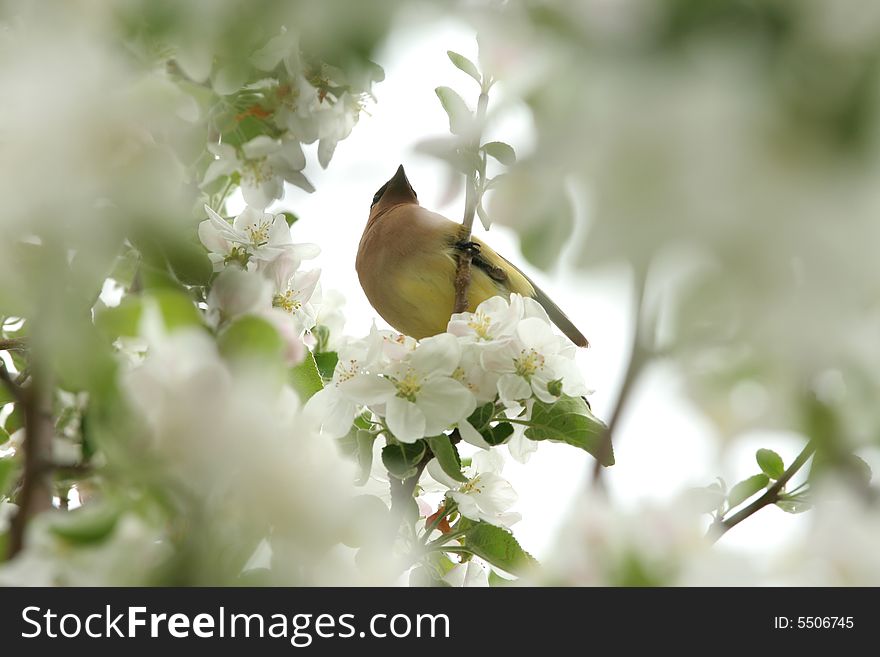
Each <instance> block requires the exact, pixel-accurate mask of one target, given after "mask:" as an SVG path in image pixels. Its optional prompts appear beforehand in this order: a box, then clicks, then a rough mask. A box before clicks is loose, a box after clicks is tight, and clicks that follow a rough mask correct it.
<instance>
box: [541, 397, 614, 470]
mask: <svg viewBox="0 0 880 657" xmlns="http://www.w3.org/2000/svg"><path fill="white" fill-rule="evenodd" d="M529 423H530V426H529V427H528V428H527V429H526V431H525V435H526V438H530V439H531V440H550V441H553V442H560V443H567V444H569V445H573V446H575V447H580V448H581V449H583V450H585V451H587V452H589V453H590V454H592V455H593V456H594V457H595V458H597V459H599V458H600V456H601V458H602V461H601V463H602V465H604V466H610V465H614V453H613V450H611V449H609V450H607V454H601V455H600V452H601V451H602V441H603V439H604V434H605V425H604V424H603V423H602V422H601V421H600V420H598V419H597V418H596V417H595V416H594V415H593V414H592V413H591V412H590V409H589V407H588V406H587V402H586V401H584V400H583V399H582V398H580V397H568V396H563V397H560V398H559V400H558V401H556V402H554V403H552V404H547V403H545V402H542V401H535V404H534V406H533V407H532V417H531V420H529Z"/></svg>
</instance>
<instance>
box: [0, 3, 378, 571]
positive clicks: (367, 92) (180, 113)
mask: <svg viewBox="0 0 880 657" xmlns="http://www.w3.org/2000/svg"><path fill="white" fill-rule="evenodd" d="M393 7H394V5H393V3H390V2H377V3H371V4H370V7H369V8H367V7H361V8H360V9H359V8H358V6H355V5H352V4H351V3H347V2H298V3H288V2H240V1H235V0H222V1H220V2H192V3H190V2H187V3H178V2H165V1H159V2H153V1H149V2H146V1H144V2H142V1H138V0H131V1H128V0H120V1H118V2H108V3H94V2H63V3H62V2H59V3H48V4H43V5H41V6H39V7H38V6H36V5H34V4H33V3H27V2H4V3H3V4H2V7H0V84H2V85H3V88H4V95H5V97H6V102H4V104H3V108H2V109H0V141H2V143H3V148H2V149H0V166H2V168H3V170H4V172H5V173H4V175H3V177H2V180H0V197H2V198H3V203H4V209H3V212H2V213H0V235H2V239H0V320H2V333H0V340H2V341H3V354H4V357H5V360H4V363H5V364H7V365H8V366H9V369H8V372H9V375H8V378H9V379H10V381H12V380H14V383H13V384H12V385H13V386H17V387H19V389H20V391H23V392H22V396H21V399H18V398H16V397H15V396H14V395H13V394H11V390H12V388H11V387H10V386H9V385H4V386H3V388H2V396H0V409H2V411H0V419H2V422H0V424H2V427H3V429H2V432H0V438H2V440H0V464H2V466H0V498H2V499H4V500H6V499H9V500H11V501H12V502H17V503H19V504H21V503H22V500H23V499H26V498H27V497H28V495H27V494H26V493H25V492H24V490H23V488H24V487H27V486H29V483H28V479H30V480H31V482H34V481H36V480H42V478H43V476H44V475H43V474H42V473H43V469H45V468H48V469H49V470H50V473H51V476H50V481H49V482H48V485H49V486H50V490H49V492H48V494H49V495H52V496H54V497H55V504H54V506H56V507H60V508H61V509H62V510H63V509H67V508H68V506H69V505H70V506H71V508H72V506H77V505H82V508H81V509H77V510H75V511H72V512H70V513H69V514H65V513H63V512H62V511H52V512H47V513H41V514H37V515H33V513H34V511H40V510H42V509H39V508H35V509H33V510H27V515H28V516H31V515H33V517H32V519H31V520H32V522H30V523H29V525H28V527H27V535H26V536H24V537H23V538H24V543H25V548H26V549H25V550H24V551H23V552H21V553H20V554H19V555H18V557H17V558H16V559H14V560H13V561H11V562H10V563H9V565H8V566H7V567H5V568H4V569H3V570H2V575H0V579H2V581H3V582H10V583H15V582H18V583H30V584H34V583H40V584H57V583H61V584H76V583H79V584H101V583H106V584H122V583H130V584H161V583H166V584H167V583H193V584H194V583H203V584H207V583H235V582H241V581H245V580H247V581H251V582H253V583H260V582H261V581H265V582H266V583H268V582H269V581H272V582H275V583H282V582H288V583H298V582H299V583H302V582H321V581H323V582H328V581H337V582H340V583H341V582H351V581H353V579H352V577H353V576H352V577H346V576H345V575H344V574H343V573H344V572H345V568H344V567H343V566H342V565H341V564H340V563H338V562H337V561H336V557H335V556H334V553H333V551H332V550H331V548H332V546H334V545H336V544H338V542H339V537H340V536H341V535H342V534H344V533H345V531H346V530H345V525H346V523H348V522H349V521H350V516H351V513H352V509H353V507H351V506H350V504H349V502H350V500H351V499H352V498H353V496H354V492H353V490H352V488H351V485H350V481H351V479H352V478H353V476H354V475H353V473H352V472H351V469H350V466H349V464H348V463H347V462H346V461H345V460H344V459H343V458H342V457H341V456H340V455H339V454H338V452H337V450H336V449H335V447H334V446H333V444H332V442H330V441H328V440H325V439H322V438H321V437H320V436H318V434H317V433H316V431H315V430H310V429H309V428H308V427H306V426H304V425H303V424H302V421H301V419H300V416H299V406H300V400H299V399H298V395H297V394H296V393H297V392H299V393H301V396H303V397H304V396H305V392H304V389H303V385H304V384H303V383H302V381H304V380H305V379H303V376H302V375H301V374H300V373H301V372H302V371H304V370H303V367H304V366H303V365H296V364H297V363H299V362H300V361H303V358H304V355H305V353H306V348H305V346H304V345H303V342H302V336H303V333H304V331H307V330H309V329H312V328H315V327H317V326H318V323H317V322H318V321H319V318H318V316H317V315H318V309H317V308H318V305H319V303H320V291H319V290H316V287H317V278H318V273H319V272H318V271H317V270H313V271H310V272H306V271H299V267H300V263H301V261H302V260H303V259H307V258H313V257H314V256H315V254H316V253H317V250H316V249H315V248H314V247H312V246H309V245H302V247H297V245H294V244H293V243H292V242H291V239H290V234H289V228H288V226H289V224H290V223H292V221H291V220H290V219H288V218H286V217H285V216H283V215H281V214H279V215H278V220H277V221H278V222H280V224H278V225H277V226H276V225H275V224H276V223H277V222H276V221H275V215H274V214H271V215H270V214H266V215H264V213H263V212H262V209H263V208H264V207H266V206H267V205H269V204H270V203H271V202H273V201H275V200H277V199H279V198H280V197H281V196H282V194H283V184H284V182H285V181H287V182H290V183H292V184H295V185H298V186H300V187H302V188H305V189H307V190H311V189H312V187H311V184H310V183H309V182H308V181H307V179H306V178H305V177H304V176H303V174H302V173H301V171H302V169H303V168H304V167H305V164H306V159H305V157H304V155H303V151H302V147H301V144H310V143H313V142H316V141H317V142H319V146H318V149H317V153H318V160H319V163H320V164H321V166H325V167H326V166H327V165H328V164H329V162H330V159H331V157H332V155H333V151H334V149H335V146H336V143H337V142H338V141H339V140H341V139H344V138H346V137H347V136H348V134H349V133H350V131H351V129H352V127H353V126H354V124H355V123H356V122H357V120H358V117H359V114H360V112H361V110H362V109H363V108H364V106H365V105H366V104H367V103H368V102H370V101H371V85H372V84H373V83H374V82H375V81H378V80H381V78H382V71H381V69H380V68H379V67H377V66H376V65H375V64H373V63H372V62H371V61H370V59H369V57H370V54H371V52H372V50H373V49H374V47H375V46H376V44H377V43H378V42H379V40H380V39H381V38H382V37H383V36H384V34H385V32H386V30H387V28H388V24H389V21H390V18H391V12H392V10H393ZM239 186H240V187H242V188H243V191H244V192H245V195H246V197H247V198H248V200H249V201H251V204H252V205H253V206H255V209H253V211H252V212H251V214H248V215H247V216H246V217H244V218H242V219H241V222H240V223H238V224H236V225H235V226H232V225H229V224H228V223H226V222H225V220H224V219H222V218H218V221H219V222H220V223H221V227H222V226H225V227H226V228H225V229H223V230H227V231H232V233H233V237H234V236H235V235H237V234H238V233H235V232H234V231H236V230H239V229H240V230H241V231H242V232H241V234H242V235H245V236H246V237H247V239H246V240H245V243H244V244H243V245H242V244H238V243H236V242H235V241H234V240H233V241H232V242H229V241H228V240H227V239H226V237H229V236H228V235H226V236H225V237H224V235H220V234H218V235H213V236H212V235H209V236H208V242H207V243H206V246H208V247H209V248H208V251H209V253H206V250H205V247H204V246H203V245H202V244H201V243H200V241H199V237H198V236H197V230H198V224H199V223H200V222H202V221H203V220H204V219H205V210H204V209H203V208H204V206H205V204H208V205H209V206H210V207H211V208H213V209H216V210H219V211H222V208H223V205H224V200H225V198H226V197H227V196H228V194H229V193H230V192H231V191H233V190H234V189H236V188H238V187H239ZM288 215H289V216H290V217H294V215H293V214H291V213H288ZM265 217H268V218H269V219H268V223H264V222H265ZM270 227H271V229H270ZM263 231H266V235H267V236H268V233H269V232H272V236H271V240H270V243H269V244H268V245H267V244H264V242H263V240H264V239H265V238H264V237H263ZM284 233H287V234H286V237H285V235H284ZM203 241H204V240H203ZM249 243H253V245H254V248H250V247H249V246H248V244H249ZM224 245H225V246H226V247H228V248H227V250H226V252H223V253H219V254H218V253H215V251H216V250H217V249H220V250H221V251H222V250H223V248H224ZM213 256H218V257H219V258H220V266H218V261H217V260H216V258H215V260H214V261H212V260H211V257H213ZM282 256H283V258H282ZM224 258H225V259H226V260H227V261H228V260H229V259H230V258H231V259H232V260H233V261H234V263H238V264H239V265H241V266H247V261H248V259H249V258H253V259H254V264H255V263H256V262H257V261H259V262H260V263H261V266H260V273H259V275H258V276H255V277H252V278H248V277H247V275H246V274H245V272H240V273H241V275H242V277H239V278H235V276H234V273H230V275H229V276H227V277H225V278H224V277H217V276H216V274H215V270H216V271H219V270H220V269H222V265H223V262H224ZM270 261H273V262H276V264H275V266H274V268H271V269H267V271H265V272H263V268H264V267H263V266H264V265H266V266H268V264H267V263H269V262H270ZM252 268H253V267H252ZM215 279H216V280H217V282H218V284H217V285H215V284H214V283H215ZM102 293H103V294H102ZM99 295H100V296H99ZM105 300H106V301H107V302H108V303H109V304H110V307H107V306H106V305H105ZM264 301H265V303H266V305H265V306H264V305H262V304H263V302H264ZM236 304H237V305H236ZM337 305H338V302H337ZM325 314H326V316H327V322H328V325H332V327H333V330H334V331H335V332H336V335H335V336H334V339H336V340H338V339H339V335H338V333H339V330H340V329H341V327H340V326H339V324H338V321H337V320H335V319H334V318H333V310H332V308H329V307H328V309H327V311H325ZM329 331H330V329H329V328H328V327H325V331H324V333H323V336H324V342H325V343H326V342H327V341H328V340H330V335H329ZM324 348H325V350H326V344H325V345H324ZM309 360H310V362H312V363H313V362H314V361H311V356H309ZM312 367H314V365H312ZM316 375H317V373H316ZM288 380H289V383H287V381H288ZM320 385H321V384H320V379H318V386H319V387H320ZM38 390H48V391H49V394H48V399H47V401H46V407H40V408H37V409H36V411H35V412H36V413H37V416H38V417H45V418H52V424H48V423H47V424H46V425H40V423H39V422H38V421H37V420H35V419H31V420H28V417H29V416H28V414H27V412H26V406H27V404H28V403H31V404H34V405H39V404H42V403H43V402H42V401H41V400H39V399H38V396H37V392H36V391H38ZM11 402H15V403H11ZM40 426H42V427H43V428H42V429H41V428H40ZM41 431H42V433H43V434H48V439H49V441H50V444H49V446H48V447H49V450H48V452H46V451H45V448H43V453H41V454H39V456H38V459H40V460H39V461H38V463H37V465H36V466H33V467H32V468H31V470H32V472H31V474H30V476H28V475H27V474H25V476H24V478H23V477H22V475H23V473H24V468H23V458H22V457H23V454H24V452H25V451H26V450H27V448H28V445H23V442H27V441H30V442H29V445H34V444H35V438H34V436H36V435H38V434H39V433H40V432H41ZM33 449H34V450H36V449H38V448H37V447H36V446H34V447H33ZM36 468H40V470H39V472H37V471H36ZM34 473H36V474H34ZM340 483H341V484H342V486H341V487H337V486H339V484H340ZM37 485H38V486H42V484H37ZM31 487H32V488H33V486H31ZM319 489H320V493H318V492H317V491H318V490H319ZM2 504H3V508H2V513H0V543H2V548H3V549H2V552H3V553H4V556H5V554H6V552H7V548H8V547H9V546H11V541H13V535H14V534H15V532H16V529H15V527H14V525H15V521H14V520H10V519H12V518H14V517H15V515H16V513H23V512H22V511H21V510H18V511H17V510H16V507H15V505H13V504H10V503H9V502H8V501H4V502H3V503H2ZM260 545H262V546H263V547H262V548H261V553H262V554H263V555H264V558H263V559H262V562H260V563H252V562H250V561H249V559H250V557H251V556H252V555H254V554H255V550H256V549H257V547H258V546H260ZM133 551H134V552H133ZM257 552H260V551H257ZM133 553H136V554H138V555H139V557H138V558H136V559H135V561H136V562H137V563H138V564H139V567H138V569H137V570H136V571H132V570H131V568H130V563H132V561H131V558H132V554H133ZM268 554H271V561H269V557H267V556H266V555H268ZM324 564H326V567H324ZM268 568H271V572H272V576H271V578H268V576H266V575H265V574H264V573H266V572H269V570H267V569H268ZM260 578H262V579H260Z"/></svg>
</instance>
